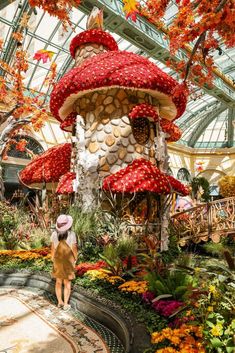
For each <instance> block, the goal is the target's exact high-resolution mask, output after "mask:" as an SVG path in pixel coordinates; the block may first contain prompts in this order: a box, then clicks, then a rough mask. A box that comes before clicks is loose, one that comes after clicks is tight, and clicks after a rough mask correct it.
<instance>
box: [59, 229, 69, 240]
mask: <svg viewBox="0 0 235 353" xmlns="http://www.w3.org/2000/svg"><path fill="white" fill-rule="evenodd" d="M68 235H69V232H68V231H66V232H65V233H58V232H57V237H58V240H59V241H61V240H66V239H67V238H68Z"/></svg>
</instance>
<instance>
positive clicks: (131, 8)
mask: <svg viewBox="0 0 235 353" xmlns="http://www.w3.org/2000/svg"><path fill="white" fill-rule="evenodd" d="M123 4H124V6H123V11H124V12H125V14H126V18H129V17H130V18H131V19H132V20H133V21H136V15H137V13H138V8H137V7H138V2H137V1H136V0H123Z"/></svg>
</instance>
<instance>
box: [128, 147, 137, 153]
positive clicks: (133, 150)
mask: <svg viewBox="0 0 235 353" xmlns="http://www.w3.org/2000/svg"><path fill="white" fill-rule="evenodd" d="M127 152H130V153H133V152H135V148H134V146H132V145H129V146H127Z"/></svg>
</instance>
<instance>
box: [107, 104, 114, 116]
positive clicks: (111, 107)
mask: <svg viewBox="0 0 235 353" xmlns="http://www.w3.org/2000/svg"><path fill="white" fill-rule="evenodd" d="M114 110H115V106H114V105H112V104H110V105H108V106H107V107H106V108H105V112H106V113H108V114H112V113H113V112H114Z"/></svg>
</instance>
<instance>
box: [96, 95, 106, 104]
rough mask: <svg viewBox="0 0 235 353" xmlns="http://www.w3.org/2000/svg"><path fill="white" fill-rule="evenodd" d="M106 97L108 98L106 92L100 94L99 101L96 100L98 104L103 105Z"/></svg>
mask: <svg viewBox="0 0 235 353" xmlns="http://www.w3.org/2000/svg"><path fill="white" fill-rule="evenodd" d="M105 98H106V95H105V94H99V95H98V98H97V101H96V104H97V105H102V104H103V103H104V100H105Z"/></svg>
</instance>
